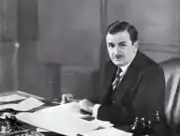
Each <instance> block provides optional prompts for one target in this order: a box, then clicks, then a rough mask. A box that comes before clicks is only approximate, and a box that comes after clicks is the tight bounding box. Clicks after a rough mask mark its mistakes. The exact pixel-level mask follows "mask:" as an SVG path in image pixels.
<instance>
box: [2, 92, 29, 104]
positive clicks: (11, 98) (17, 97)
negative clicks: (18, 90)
mask: <svg viewBox="0 0 180 136" xmlns="http://www.w3.org/2000/svg"><path fill="white" fill-rule="evenodd" d="M23 99H26V97H24V96H21V95H17V94H12V95H7V96H0V102H11V101H16V100H23Z"/></svg>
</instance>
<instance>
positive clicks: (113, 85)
mask: <svg viewBox="0 0 180 136" xmlns="http://www.w3.org/2000/svg"><path fill="white" fill-rule="evenodd" d="M121 72H122V69H121V68H120V67H118V68H117V72H116V76H115V79H114V81H113V83H112V89H113V91H115V90H116V88H117V86H118V83H119V81H120V79H121V76H120V73H121Z"/></svg>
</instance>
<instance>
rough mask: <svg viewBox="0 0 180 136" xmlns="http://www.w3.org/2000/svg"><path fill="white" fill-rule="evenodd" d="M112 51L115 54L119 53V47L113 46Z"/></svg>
mask: <svg viewBox="0 0 180 136" xmlns="http://www.w3.org/2000/svg"><path fill="white" fill-rule="evenodd" d="M113 52H114V54H115V55H116V54H119V52H120V49H119V48H118V47H117V46H115V47H114V50H113Z"/></svg>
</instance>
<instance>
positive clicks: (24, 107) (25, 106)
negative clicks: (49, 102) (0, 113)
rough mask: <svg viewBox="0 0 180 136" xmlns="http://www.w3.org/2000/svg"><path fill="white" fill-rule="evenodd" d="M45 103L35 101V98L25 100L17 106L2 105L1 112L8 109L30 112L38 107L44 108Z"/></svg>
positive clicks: (0, 106)
mask: <svg viewBox="0 0 180 136" xmlns="http://www.w3.org/2000/svg"><path fill="white" fill-rule="evenodd" d="M43 104H44V103H43V102H41V101H39V100H37V99H35V98H32V97H30V98H28V99H26V100H23V101H21V102H19V103H17V104H4V105H0V110H2V109H6V108H12V109H14V110H19V111H28V110H31V109H33V108H36V107H40V106H42V105H43Z"/></svg>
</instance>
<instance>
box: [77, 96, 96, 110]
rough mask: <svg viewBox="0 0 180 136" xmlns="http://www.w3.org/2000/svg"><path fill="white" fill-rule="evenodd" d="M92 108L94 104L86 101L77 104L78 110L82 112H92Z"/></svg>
mask: <svg viewBox="0 0 180 136" xmlns="http://www.w3.org/2000/svg"><path fill="white" fill-rule="evenodd" d="M93 106H94V104H93V103H92V102H90V101H89V100H87V99H84V100H82V101H80V102H79V103H78V108H79V109H80V110H84V111H87V112H89V113H92V112H93Z"/></svg>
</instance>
